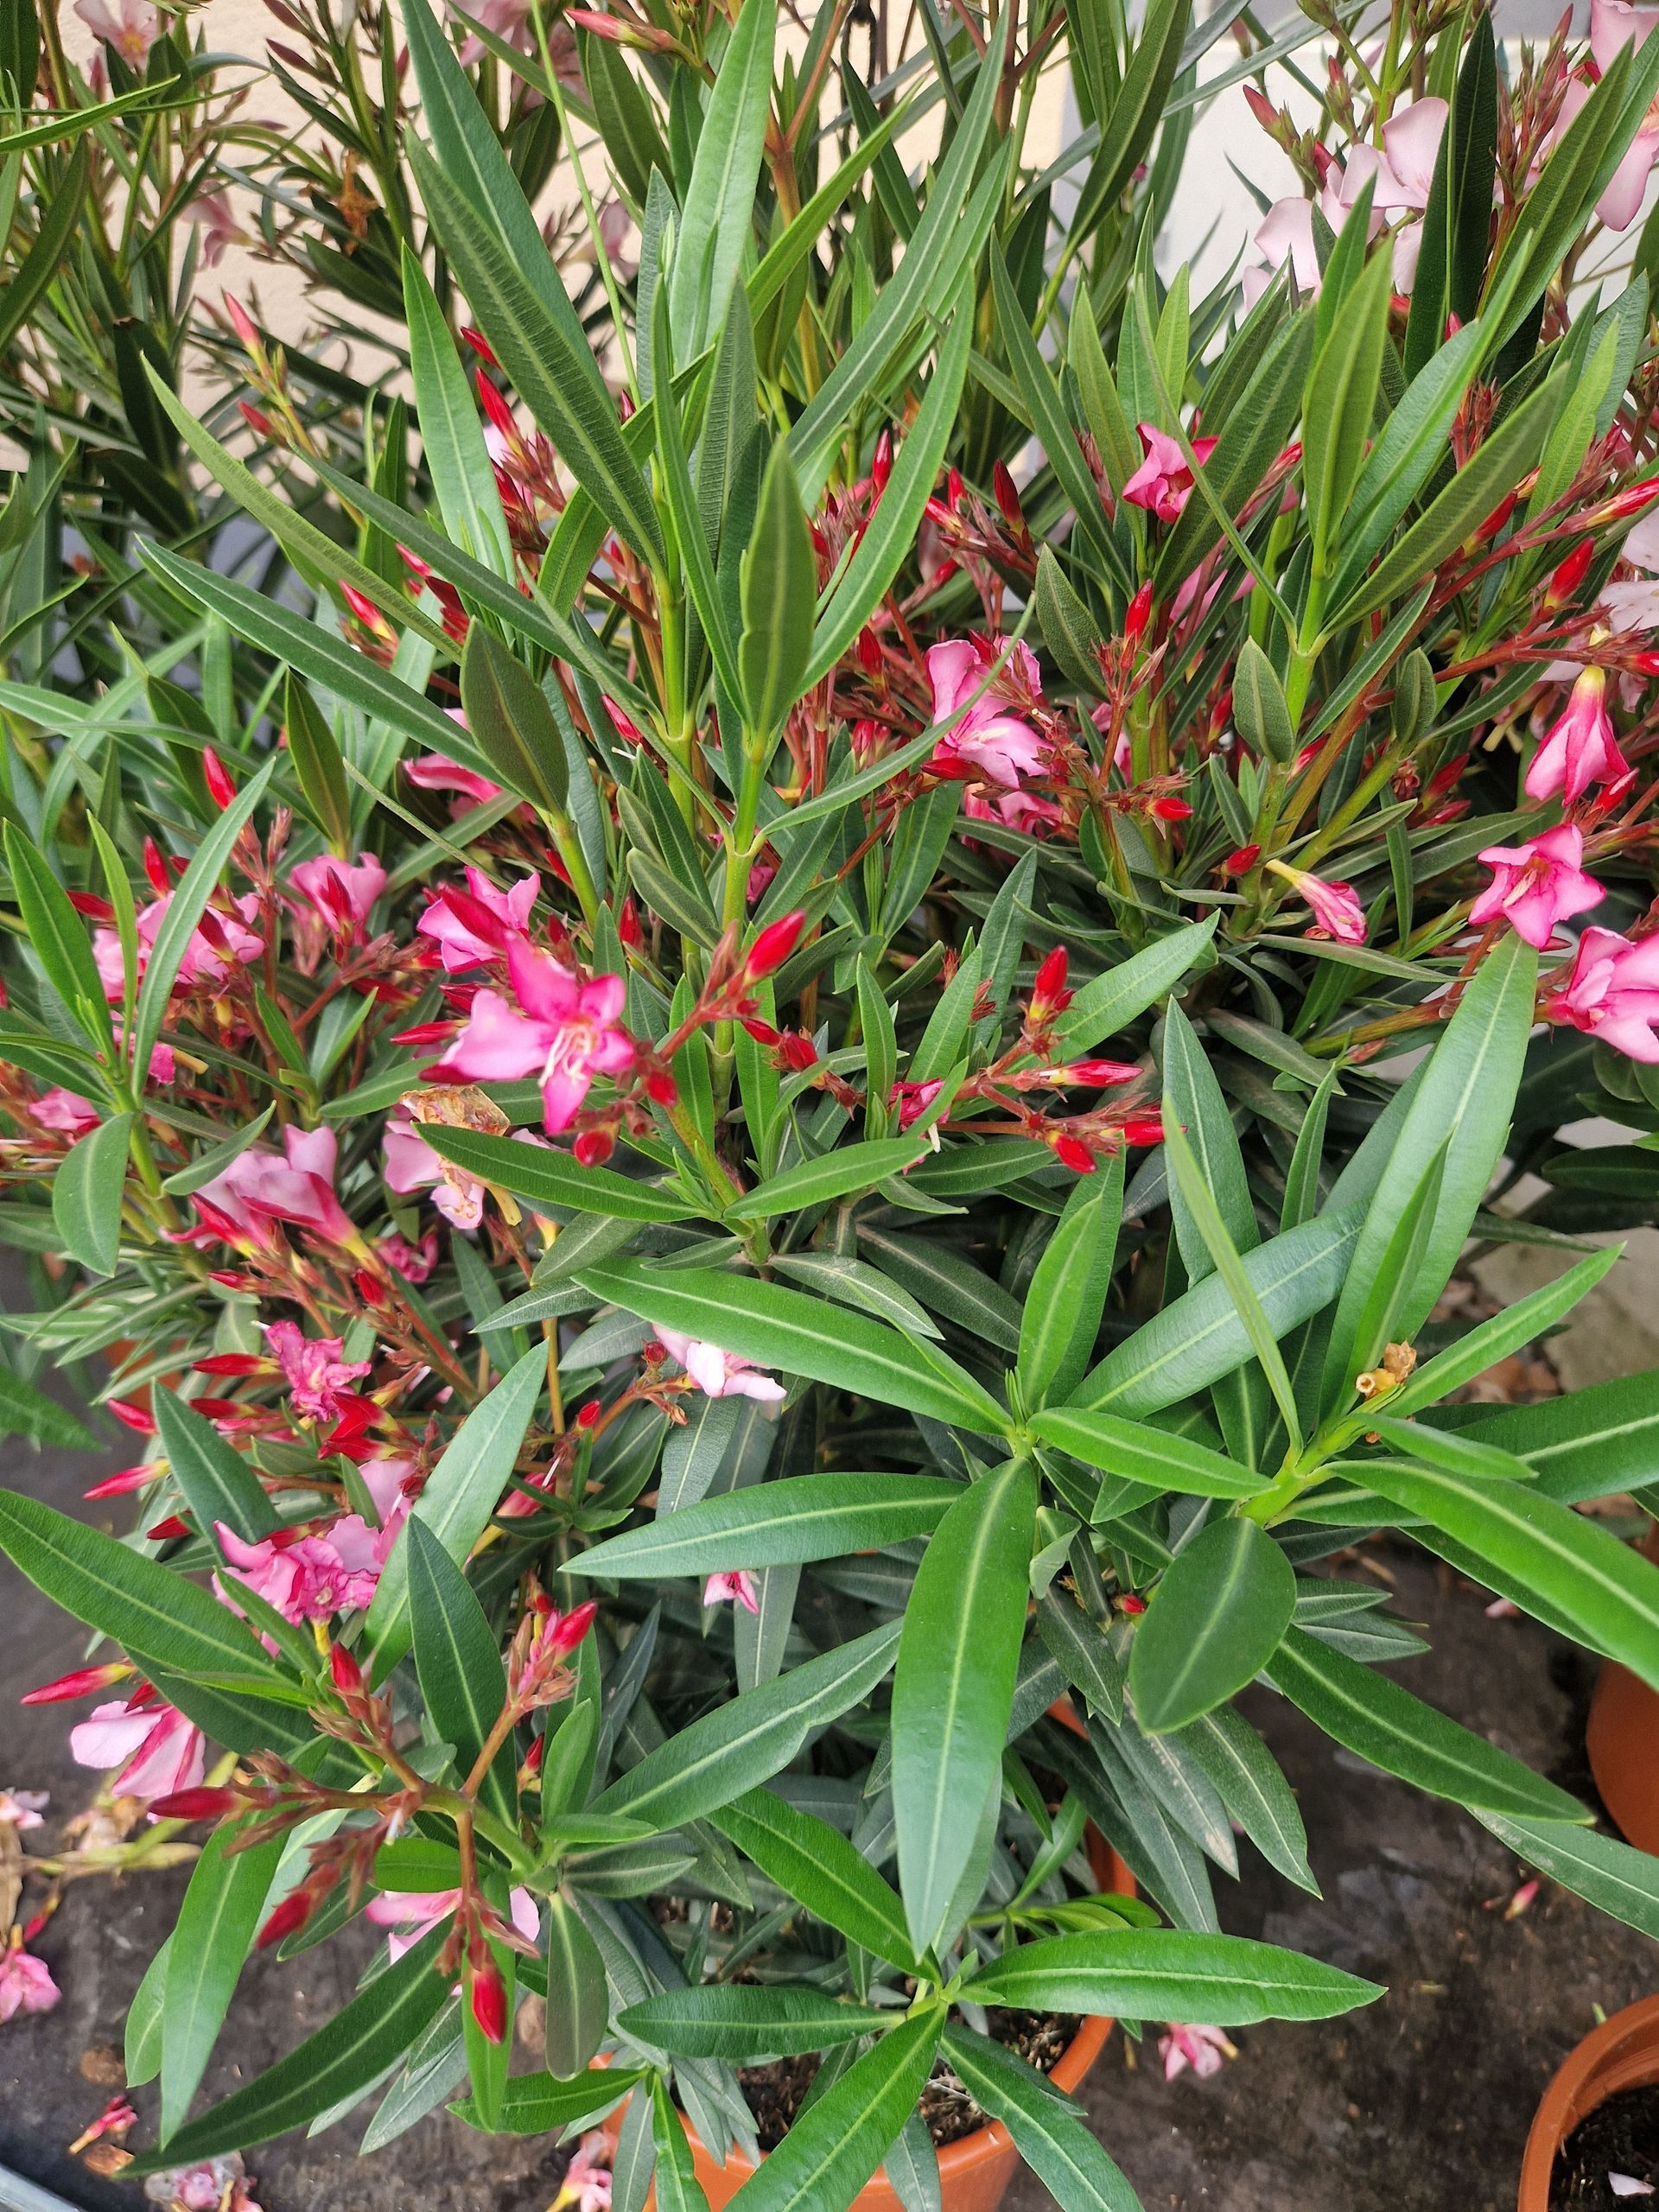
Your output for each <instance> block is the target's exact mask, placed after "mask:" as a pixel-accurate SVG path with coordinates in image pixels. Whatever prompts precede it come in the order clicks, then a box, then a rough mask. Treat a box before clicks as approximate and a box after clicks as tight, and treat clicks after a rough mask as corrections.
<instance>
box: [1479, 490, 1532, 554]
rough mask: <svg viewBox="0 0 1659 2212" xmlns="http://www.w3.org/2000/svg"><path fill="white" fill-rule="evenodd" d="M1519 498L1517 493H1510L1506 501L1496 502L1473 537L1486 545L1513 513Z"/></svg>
mask: <svg viewBox="0 0 1659 2212" xmlns="http://www.w3.org/2000/svg"><path fill="white" fill-rule="evenodd" d="M1520 496H1521V495H1520V493H1518V492H1511V493H1510V494H1509V496H1508V497H1507V498H1506V499H1500V500H1499V501H1498V503H1497V506H1495V507H1494V508H1493V509H1492V512H1491V514H1489V515H1488V516H1487V518H1486V519H1485V521H1484V523H1482V524H1481V525H1480V528H1479V529H1478V531H1476V532H1475V536H1476V537H1477V538H1478V539H1479V540H1480V542H1481V543H1482V544H1485V543H1488V542H1490V540H1491V539H1492V538H1494V537H1497V533H1498V531H1500V530H1502V529H1503V525H1504V524H1505V523H1506V522H1508V520H1509V518H1510V516H1511V515H1512V514H1513V513H1514V512H1515V503H1516V499H1519V497H1520Z"/></svg>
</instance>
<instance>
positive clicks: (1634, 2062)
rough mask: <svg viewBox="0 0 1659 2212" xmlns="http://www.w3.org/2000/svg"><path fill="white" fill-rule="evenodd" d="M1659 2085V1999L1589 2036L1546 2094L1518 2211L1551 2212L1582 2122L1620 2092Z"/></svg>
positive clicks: (1529, 2147) (1526, 2161)
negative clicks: (1562, 2157) (1557, 2180)
mask: <svg viewBox="0 0 1659 2212" xmlns="http://www.w3.org/2000/svg"><path fill="white" fill-rule="evenodd" d="M1656 2082H1659V1997H1644V1998H1643V1999H1642V2002H1641V2003H1640V2004H1639V2005H1627V2006H1626V2007H1625V2009H1624V2012H1615V2013H1614V2015H1613V2017H1612V2018H1611V2020H1605V2021H1604V2022H1603V2023H1602V2024H1601V2026H1600V2027H1599V2028H1597V2029H1596V2030H1595V2031H1594V2032H1593V2033H1592V2034H1591V2035H1587V2036H1586V2037H1585V2039H1584V2041H1583V2042H1582V2043H1581V2044H1580V2045H1579V2047H1578V2049H1577V2050H1575V2051H1573V2052H1572V2053H1571V2055H1570V2056H1568V2058H1567V2063H1566V2064H1565V2065H1564V2066H1563V2067H1562V2068H1561V2069H1560V2073H1559V2074H1557V2075H1556V2076H1555V2079H1554V2081H1553V2082H1551V2083H1550V2085H1549V2087H1548V2089H1546V2090H1545V2092H1544V2101H1543V2102H1542V2103H1541V2105H1540V2106H1539V2107H1538V2112H1537V2116H1536V2118H1535V2120H1534V2121H1533V2123H1532V2133H1530V2134H1529V2136H1528V2138H1527V2155H1526V2158H1525V2159H1524V2161H1523V2162H1522V2167H1521V2197H1520V2204H1519V2208H1518V2212H1549V2183H1550V2176H1551V2174H1552V2173H1553V2172H1554V2167H1555V2158H1556V2153H1557V2152H1559V2151H1560V2147H1561V2145H1562V2144H1563V2143H1565V2142H1566V2140H1567V2137H1568V2136H1569V2135H1570V2134H1571V2133H1573V2129H1574V2128H1575V2127H1576V2126H1578V2124H1579V2122H1580V2120H1584V2119H1586V2117H1587V2116H1588V2115H1589V2114H1590V2113H1592V2112H1594V2110H1595V2109H1596V2107H1597V2106H1598V2105H1603V2104H1605V2103H1606V2101H1607V2100H1608V2098H1609V2097H1616V2096H1617V2095H1618V2094H1619V2092H1620V2090H1621V2089H1645V2088H1651V2087H1652V2086H1653V2085H1654V2084H1655V2083H1656Z"/></svg>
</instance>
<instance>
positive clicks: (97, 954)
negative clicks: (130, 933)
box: [92, 891, 265, 1005]
mask: <svg viewBox="0 0 1659 2212" xmlns="http://www.w3.org/2000/svg"><path fill="white" fill-rule="evenodd" d="M172 903H173V893H171V892H170V891H168V892H166V893H163V894H162V897H161V898H159V899H151V900H150V902H149V906H141V907H140V908H139V910H138V976H139V980H140V981H142V980H143V973H144V970H145V969H146V968H148V967H149V955H150V950H151V948H152V946H153V945H154V944H155V942H156V931H158V930H159V929H160V928H161V926H162V922H163V921H164V920H165V919H166V918H167V910H168V907H169V906H171V905H172ZM258 918H259V901H258V899H257V898H256V897H255V896H254V894H253V893H252V892H249V893H247V895H246V896H245V898H241V899H238V900H237V901H236V912H235V913H233V914H226V913H221V912H219V909H218V908H217V907H212V906H210V907H209V908H208V910H207V914H206V915H205V916H204V918H203V919H202V920H201V921H200V923H198V925H196V927H195V928H194V930H193V931H191V933H190V939H189V942H188V944H186V946H185V948H184V958H183V959H182V960H181V962H180V963H179V973H178V977H177V981H176V982H175V989H178V990H185V989H188V988H189V987H190V985H191V984H193V983H207V984H222V983H224V982H226V980H227V979H228V977H229V976H230V973H231V969H232V964H233V963H237V962H239V963H241V964H242V965H243V966H244V967H246V965H247V964H248V963H249V962H250V961H251V960H257V958H258V957H259V955H260V954H261V953H262V952H263V951H264V949H265V941H264V938H262V937H261V936H259V934H258V933H257V931H255V930H252V929H251V928H250V927H249V926H248V925H249V924H250V923H251V922H255V921H257V919H258ZM92 957H93V959H94V960H95V961H96V962H97V963H98V972H99V976H100V977H101V979H102V981H103V984H104V995H105V998H106V999H108V1000H109V1001H110V1002H111V1005H113V1004H115V1003H116V1002H117V1001H118V1000H119V999H120V998H121V997H122V995H123V994H124V992H125V989H126V970H125V968H124V963H123V960H122V955H121V940H120V938H119V937H118V935H117V934H116V932H115V931H113V930H109V929H100V930H95V931H93V932H92Z"/></svg>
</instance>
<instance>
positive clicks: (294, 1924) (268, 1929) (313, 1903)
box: [254, 1887, 317, 1951]
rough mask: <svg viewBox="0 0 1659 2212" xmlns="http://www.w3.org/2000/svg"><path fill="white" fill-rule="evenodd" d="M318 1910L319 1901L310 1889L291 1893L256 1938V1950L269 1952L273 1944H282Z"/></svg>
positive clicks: (305, 1888)
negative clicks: (285, 1938) (286, 1937)
mask: <svg viewBox="0 0 1659 2212" xmlns="http://www.w3.org/2000/svg"><path fill="white" fill-rule="evenodd" d="M316 1909H317V1900H316V1899H315V1897H313V1896H312V1895H311V1893H310V1891H309V1888H308V1887H302V1888H300V1889H297V1890H294V1891H290V1892H289V1895H288V1896H287V1897H284V1898H283V1901H282V1903H281V1904H279V1905H278V1906H277V1910H275V1911H274V1912H273V1913H272V1914H271V1915H270V1918H269V1919H268V1920H267V1921H266V1923H265V1924H264V1927H263V1928H262V1929H260V1930H259V1933H258V1935H257V1936H256V1937H255V1938H254V1948H255V1949H256V1950H259V1951H268V1950H269V1949H270V1947H271V1945H272V1944H273V1943H280V1942H282V1940H283V1936H293V1935H296V1934H297V1933H298V1931H299V1930H300V1929H302V1928H303V1927H304V1925H305V1923H306V1922H307V1921H308V1920H309V1919H310V1917H311V1916H312V1914H313V1913H314V1912H315V1910H316Z"/></svg>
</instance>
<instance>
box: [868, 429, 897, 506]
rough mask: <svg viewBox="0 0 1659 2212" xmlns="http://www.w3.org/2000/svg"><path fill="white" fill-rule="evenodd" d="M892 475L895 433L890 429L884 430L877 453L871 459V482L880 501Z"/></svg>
mask: <svg viewBox="0 0 1659 2212" xmlns="http://www.w3.org/2000/svg"><path fill="white" fill-rule="evenodd" d="M892 474H893V432H892V431H891V430H890V429H883V430H882V432H881V433H880V436H879V437H878V438H877V439H876V442H875V451H874V454H872V456H871V459H870V481H871V483H872V484H873V485H874V486H875V496H876V498H877V499H880V496H881V494H882V493H884V492H885V491H886V490H887V480H888V478H889V477H890V476H891V475H892Z"/></svg>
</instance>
